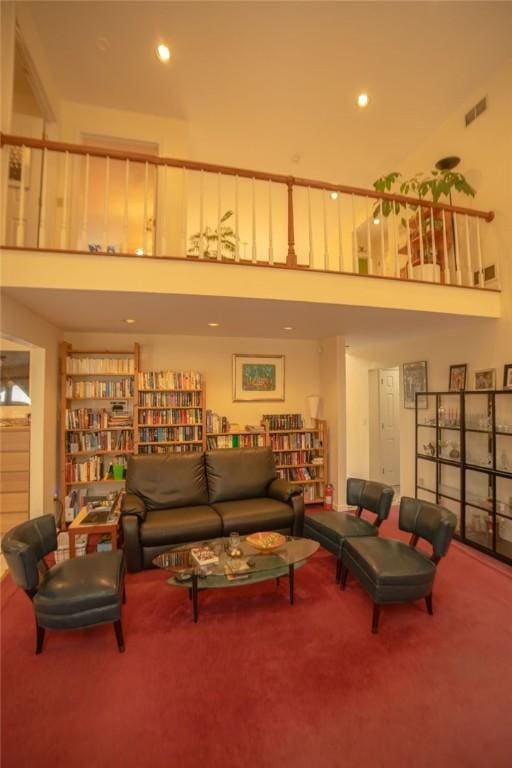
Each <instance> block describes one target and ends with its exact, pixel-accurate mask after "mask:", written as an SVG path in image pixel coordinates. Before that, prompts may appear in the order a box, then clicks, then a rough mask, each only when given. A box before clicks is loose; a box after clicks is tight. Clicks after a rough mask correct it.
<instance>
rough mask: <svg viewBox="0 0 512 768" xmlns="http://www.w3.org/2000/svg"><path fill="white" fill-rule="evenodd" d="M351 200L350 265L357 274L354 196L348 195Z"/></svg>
mask: <svg viewBox="0 0 512 768" xmlns="http://www.w3.org/2000/svg"><path fill="white" fill-rule="evenodd" d="M350 197H351V198H352V265H353V269H354V274H356V275H357V273H358V272H359V259H358V255H357V247H358V246H357V231H356V204H355V200H354V195H350Z"/></svg>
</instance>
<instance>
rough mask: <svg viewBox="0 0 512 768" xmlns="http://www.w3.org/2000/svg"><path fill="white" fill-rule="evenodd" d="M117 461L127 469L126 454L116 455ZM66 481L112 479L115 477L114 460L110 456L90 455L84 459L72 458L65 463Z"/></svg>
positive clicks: (87, 481) (81, 481) (86, 481)
mask: <svg viewBox="0 0 512 768" xmlns="http://www.w3.org/2000/svg"><path fill="white" fill-rule="evenodd" d="M115 463H116V465H117V466H118V467H122V469H123V471H124V472H125V471H126V466H127V460H126V457H125V456H116V459H115ZM65 476H66V483H91V482H98V481H101V480H110V479H112V477H113V462H112V460H111V459H110V458H109V457H108V456H90V457H89V458H87V459H84V460H80V461H79V460H77V459H70V460H69V461H66V465H65Z"/></svg>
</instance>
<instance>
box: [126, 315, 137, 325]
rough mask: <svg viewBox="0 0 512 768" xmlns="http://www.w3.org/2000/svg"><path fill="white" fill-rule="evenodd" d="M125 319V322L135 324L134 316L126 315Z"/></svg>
mask: <svg viewBox="0 0 512 768" xmlns="http://www.w3.org/2000/svg"><path fill="white" fill-rule="evenodd" d="M124 321H125V323H128V325H133V324H134V322H135V320H134V319H133V317H125V319H124Z"/></svg>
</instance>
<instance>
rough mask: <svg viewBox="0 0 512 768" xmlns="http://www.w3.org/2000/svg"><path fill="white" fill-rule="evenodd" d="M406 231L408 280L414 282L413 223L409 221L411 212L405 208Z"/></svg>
mask: <svg viewBox="0 0 512 768" xmlns="http://www.w3.org/2000/svg"><path fill="white" fill-rule="evenodd" d="M405 229H406V232H407V278H408V280H412V277H413V271H412V248H411V223H410V220H409V211H408V210H407V206H406V207H405Z"/></svg>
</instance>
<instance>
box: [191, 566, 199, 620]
mask: <svg viewBox="0 0 512 768" xmlns="http://www.w3.org/2000/svg"><path fill="white" fill-rule="evenodd" d="M197 594H198V589H197V576H196V574H195V573H194V574H193V576H192V611H193V614H194V623H195V624H197V620H198V618H199V604H198V600H197Z"/></svg>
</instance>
